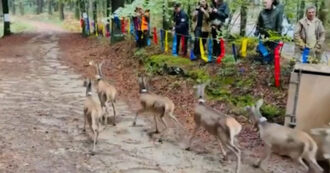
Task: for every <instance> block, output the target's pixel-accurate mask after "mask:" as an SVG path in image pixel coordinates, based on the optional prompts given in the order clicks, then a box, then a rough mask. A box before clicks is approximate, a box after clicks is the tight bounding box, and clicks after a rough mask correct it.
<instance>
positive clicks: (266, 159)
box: [256, 145, 272, 168]
mask: <svg viewBox="0 0 330 173" xmlns="http://www.w3.org/2000/svg"><path fill="white" fill-rule="evenodd" d="M265 147H266V155H265V156H264V158H262V159H260V160H259V162H258V163H257V165H256V167H258V168H259V167H261V165H262V163H267V161H268V160H269V158H270V156H271V154H272V150H271V148H270V147H269V146H267V145H265Z"/></svg>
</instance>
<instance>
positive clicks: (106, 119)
mask: <svg viewBox="0 0 330 173" xmlns="http://www.w3.org/2000/svg"><path fill="white" fill-rule="evenodd" d="M104 109H105V113H104V124H105V125H107V124H108V117H109V105H108V104H107V103H105V104H104Z"/></svg>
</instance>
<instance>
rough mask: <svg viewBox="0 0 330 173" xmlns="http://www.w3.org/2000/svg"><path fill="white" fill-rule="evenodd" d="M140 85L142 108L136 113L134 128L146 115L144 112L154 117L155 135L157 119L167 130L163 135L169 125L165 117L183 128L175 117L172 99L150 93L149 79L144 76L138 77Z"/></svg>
mask: <svg viewBox="0 0 330 173" xmlns="http://www.w3.org/2000/svg"><path fill="white" fill-rule="evenodd" d="M138 83H139V87H140V103H141V106H142V108H141V109H139V110H138V111H137V112H136V115H135V118H134V121H133V126H136V121H137V117H138V115H140V114H142V113H144V112H151V113H153V115H154V121H155V125H156V131H155V132H154V133H156V134H158V133H159V130H158V126H157V118H160V120H161V122H162V124H163V125H164V127H165V129H164V130H163V132H162V133H164V132H165V131H166V130H167V129H168V125H167V123H166V121H165V117H169V118H171V119H172V120H174V121H175V122H176V123H177V124H179V125H180V127H182V128H183V126H182V125H181V123H180V122H179V121H178V119H177V118H176V117H175V116H174V114H173V113H174V109H175V105H174V103H173V101H172V100H171V99H169V98H168V97H165V96H161V95H156V94H152V93H149V91H148V86H147V85H148V84H147V79H146V77H145V76H144V75H139V77H138Z"/></svg>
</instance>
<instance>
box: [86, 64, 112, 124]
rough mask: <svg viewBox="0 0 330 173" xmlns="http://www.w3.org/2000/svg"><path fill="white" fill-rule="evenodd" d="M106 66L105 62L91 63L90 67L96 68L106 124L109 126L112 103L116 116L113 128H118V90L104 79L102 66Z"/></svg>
mask: <svg viewBox="0 0 330 173" xmlns="http://www.w3.org/2000/svg"><path fill="white" fill-rule="evenodd" d="M103 64H104V61H102V62H101V63H99V64H97V63H95V62H94V61H90V62H89V65H91V66H94V67H95V68H96V73H97V74H96V75H95V78H96V90H97V95H98V97H99V100H100V103H101V107H102V108H104V109H105V111H106V114H105V124H108V117H109V111H108V108H109V105H108V104H110V103H111V105H112V110H113V115H114V120H113V126H116V108H115V103H116V97H117V90H116V88H115V87H114V86H113V85H111V84H110V83H109V82H107V81H106V80H104V79H103V74H102V65H103Z"/></svg>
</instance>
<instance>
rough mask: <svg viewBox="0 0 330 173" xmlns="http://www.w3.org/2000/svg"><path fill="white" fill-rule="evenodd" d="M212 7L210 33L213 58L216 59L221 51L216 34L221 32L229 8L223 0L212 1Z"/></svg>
mask: <svg viewBox="0 0 330 173" xmlns="http://www.w3.org/2000/svg"><path fill="white" fill-rule="evenodd" d="M212 3H213V7H212V9H211V14H210V19H211V32H212V38H213V56H216V57H218V56H219V55H220V53H221V51H222V50H220V45H219V40H218V37H217V36H218V33H219V32H221V27H222V26H223V24H224V23H225V20H226V19H227V18H228V17H229V8H228V5H227V3H225V2H223V0H212Z"/></svg>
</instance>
